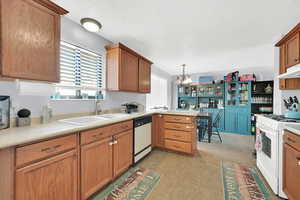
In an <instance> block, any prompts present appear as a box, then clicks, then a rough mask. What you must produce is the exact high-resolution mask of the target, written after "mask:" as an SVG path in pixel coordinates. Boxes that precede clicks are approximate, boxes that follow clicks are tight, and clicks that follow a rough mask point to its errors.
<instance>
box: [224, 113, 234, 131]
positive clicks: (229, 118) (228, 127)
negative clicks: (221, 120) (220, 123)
mask: <svg viewBox="0 0 300 200" xmlns="http://www.w3.org/2000/svg"><path fill="white" fill-rule="evenodd" d="M236 118H237V112H236V110H234V109H225V119H226V120H225V131H226V132H229V133H234V132H235V131H236V129H237V126H236V120H237V119H236Z"/></svg>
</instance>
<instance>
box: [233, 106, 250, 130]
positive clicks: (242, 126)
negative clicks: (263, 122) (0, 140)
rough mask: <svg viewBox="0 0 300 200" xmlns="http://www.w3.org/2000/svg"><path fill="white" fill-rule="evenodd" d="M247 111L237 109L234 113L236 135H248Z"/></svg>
mask: <svg viewBox="0 0 300 200" xmlns="http://www.w3.org/2000/svg"><path fill="white" fill-rule="evenodd" d="M249 113H250V112H249V111H248V109H239V110H238V112H237V113H236V119H237V130H236V132H237V133H240V134H249V133H250V116H249Z"/></svg>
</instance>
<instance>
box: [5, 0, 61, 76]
mask: <svg viewBox="0 0 300 200" xmlns="http://www.w3.org/2000/svg"><path fill="white" fill-rule="evenodd" d="M1 22H2V24H1V37H2V38H1V42H2V47H1V51H2V71H1V70H0V72H1V73H2V75H3V76H6V77H12V78H21V79H30V80H41V81H50V82H59V42H60V16H59V15H58V14H56V13H55V12H53V11H51V10H49V9H47V8H46V7H43V6H41V5H40V4H38V3H36V2H35V1H29V0H22V1H20V0H9V1H7V0H1Z"/></svg>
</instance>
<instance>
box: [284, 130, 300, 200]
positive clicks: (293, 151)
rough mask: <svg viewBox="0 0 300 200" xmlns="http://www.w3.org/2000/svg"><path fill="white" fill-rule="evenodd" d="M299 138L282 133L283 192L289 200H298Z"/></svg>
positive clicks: (299, 175) (287, 132)
mask: <svg viewBox="0 0 300 200" xmlns="http://www.w3.org/2000/svg"><path fill="white" fill-rule="evenodd" d="M299 177H300V136H298V135H296V134H293V133H291V132H289V131H285V133H284V146H283V191H284V192H285V193H286V195H287V196H288V198H289V199H290V200H298V199H300V190H299V186H300V179H299Z"/></svg>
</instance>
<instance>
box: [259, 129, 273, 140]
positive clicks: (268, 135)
mask: <svg viewBox="0 0 300 200" xmlns="http://www.w3.org/2000/svg"><path fill="white" fill-rule="evenodd" d="M257 129H259V131H261V132H264V133H265V134H266V136H267V137H269V138H272V134H270V132H273V131H267V130H265V129H263V128H257Z"/></svg>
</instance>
